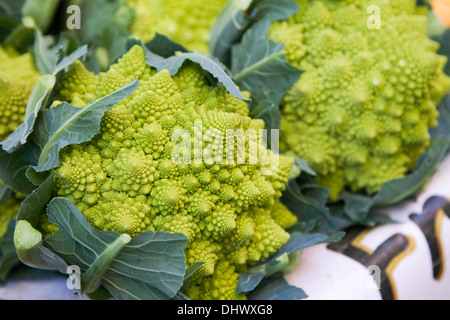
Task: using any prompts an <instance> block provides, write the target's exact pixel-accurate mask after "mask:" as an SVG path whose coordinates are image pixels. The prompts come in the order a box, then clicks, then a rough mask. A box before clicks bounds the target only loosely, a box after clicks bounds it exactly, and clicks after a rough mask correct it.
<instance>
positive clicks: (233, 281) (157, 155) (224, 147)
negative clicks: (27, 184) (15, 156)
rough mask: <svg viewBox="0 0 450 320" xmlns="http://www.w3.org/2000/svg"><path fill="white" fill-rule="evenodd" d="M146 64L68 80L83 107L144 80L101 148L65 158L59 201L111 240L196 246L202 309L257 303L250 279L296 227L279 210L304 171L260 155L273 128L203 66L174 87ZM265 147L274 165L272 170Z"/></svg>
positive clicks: (68, 151) (134, 51) (98, 142)
mask: <svg viewBox="0 0 450 320" xmlns="http://www.w3.org/2000/svg"><path fill="white" fill-rule="evenodd" d="M145 61H146V59H145V53H144V50H143V48H142V47H140V46H134V47H133V48H131V49H130V50H129V52H128V53H127V54H125V55H124V56H123V57H122V58H121V59H120V60H119V61H118V63H117V64H115V65H113V66H111V68H110V69H109V71H108V72H107V73H102V74H100V75H99V76H94V75H93V74H90V73H89V72H88V71H87V70H86V69H85V68H84V67H83V65H82V64H81V63H80V64H75V65H74V66H73V67H72V69H71V70H69V71H68V72H67V74H66V76H65V77H64V78H62V80H61V81H62V83H63V85H62V86H61V88H63V89H61V92H60V95H64V96H65V97H66V98H68V99H69V102H70V98H73V99H75V101H76V102H77V104H78V105H77V106H78V107H83V106H85V105H87V104H88V103H89V102H90V101H89V99H91V98H96V97H97V98H98V97H102V96H103V95H105V94H108V93H110V92H112V91H113V90H115V89H117V88H119V87H121V86H123V85H125V84H126V83H128V82H129V81H131V80H133V79H134V78H136V77H139V87H138V88H137V90H136V91H135V92H134V93H133V95H132V96H131V97H129V98H127V99H125V100H124V101H122V102H121V103H119V104H118V105H116V106H115V107H113V108H112V109H111V110H110V111H107V112H106V113H105V115H104V116H103V118H102V122H101V129H100V132H99V134H98V135H97V136H96V137H94V138H93V139H92V140H91V141H90V142H86V143H83V144H80V145H74V146H69V147H66V148H64V149H63V150H62V152H61V164H60V166H59V167H58V169H57V170H56V171H55V176H54V184H53V185H54V194H55V195H57V196H63V197H67V198H69V199H70V200H71V201H72V202H73V203H74V204H75V205H76V206H77V207H78V208H79V209H80V211H81V212H83V213H84V214H85V215H86V217H87V219H88V221H89V222H90V223H91V224H92V225H93V226H95V227H96V228H98V229H99V230H112V231H116V232H119V233H127V234H130V235H132V236H134V235H136V234H138V233H140V232H144V231H147V230H152V231H163V232H170V233H182V234H184V235H186V236H187V237H188V238H189V244H188V246H187V248H186V249H185V255H186V264H187V266H190V265H192V264H193V263H195V262H196V261H201V262H205V263H204V264H203V265H202V266H201V268H200V269H199V270H198V271H197V273H196V274H195V276H194V278H193V279H192V281H191V283H190V286H189V289H188V292H187V293H188V294H189V295H190V297H191V298H193V299H207V298H209V299H232V298H233V299H234V298H245V296H244V295H237V294H236V287H237V278H238V273H237V272H238V270H243V268H245V267H246V266H247V265H250V264H254V263H256V262H257V261H261V260H264V259H266V258H267V257H268V256H269V255H271V254H273V253H274V252H275V251H276V250H277V249H278V248H280V247H281V246H282V245H283V244H284V243H285V242H286V241H287V240H288V239H289V233H288V232H286V229H287V228H289V227H291V226H292V225H293V224H294V223H295V222H296V217H295V216H294V215H293V214H292V213H291V212H290V211H288V210H287V209H286V208H285V207H284V206H283V205H282V204H281V203H280V201H279V198H280V196H281V193H282V191H283V190H284V188H285V183H286V182H287V180H288V177H289V174H290V171H291V168H292V166H293V159H292V158H290V157H286V156H279V157H277V156H276V155H274V154H272V153H271V151H270V150H267V149H266V147H265V145H264V144H263V143H262V142H261V140H260V139H256V140H254V141H256V142H255V143H256V144H252V143H250V141H253V140H252V139H253V137H256V138H258V136H259V135H260V129H263V128H264V123H262V122H261V121H260V120H253V119H251V118H250V117H249V116H248V108H247V104H246V103H245V102H244V101H241V100H239V99H237V98H235V97H234V96H232V95H230V94H228V93H227V92H226V90H225V89H224V88H223V87H217V86H214V87H213V86H210V85H209V84H208V83H207V80H206V79H205V78H204V76H203V70H202V69H201V68H200V66H198V65H196V64H193V63H186V64H184V65H183V67H182V68H181V70H180V72H178V73H177V75H175V76H171V75H170V74H169V72H168V71H166V70H164V71H160V72H156V71H155V70H154V69H152V68H150V67H149V66H147V65H146V63H145ZM77 73H80V74H83V75H84V76H83V77H79V76H77V75H76V74H77ZM80 82H84V84H83V85H79V83H80ZM74 83H76V84H77V85H74ZM68 88H69V89H70V90H68ZM244 94H247V93H244ZM249 133H255V135H253V134H249ZM240 142H244V143H243V144H242V143H240ZM255 146H257V147H259V150H260V152H262V153H265V155H266V157H267V158H264V159H266V160H267V159H269V160H270V159H272V160H273V161H269V162H267V161H260V159H259V158H258V154H257V153H255V148H254V147H255ZM255 159H256V161H255ZM261 159H262V158H261ZM205 290H206V291H205Z"/></svg>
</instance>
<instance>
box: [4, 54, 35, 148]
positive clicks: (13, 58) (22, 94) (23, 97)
mask: <svg viewBox="0 0 450 320" xmlns="http://www.w3.org/2000/svg"><path fill="white" fill-rule="evenodd" d="M39 76H40V74H39V72H38V71H37V70H36V67H35V65H34V61H33V59H32V57H31V55H30V54H29V53H25V54H22V55H19V54H18V53H16V52H15V51H14V50H13V49H9V48H8V49H4V48H2V47H1V46H0V141H3V140H5V139H6V138H7V137H8V136H9V135H10V134H11V133H12V132H13V131H14V130H16V128H17V127H18V126H19V125H20V124H21V123H22V122H23V120H24V118H25V109H26V106H27V101H28V98H29V96H30V94H31V91H32V90H33V87H34V85H35V83H36V81H37V80H38V78H39Z"/></svg>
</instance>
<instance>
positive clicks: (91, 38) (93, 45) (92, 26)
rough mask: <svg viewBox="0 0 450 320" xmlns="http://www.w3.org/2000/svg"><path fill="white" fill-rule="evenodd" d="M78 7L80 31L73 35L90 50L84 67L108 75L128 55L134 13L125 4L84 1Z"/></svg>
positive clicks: (121, 1) (106, 0)
mask: <svg viewBox="0 0 450 320" xmlns="http://www.w3.org/2000/svg"><path fill="white" fill-rule="evenodd" d="M79 6H80V9H81V29H79V30H71V33H72V34H73V35H74V37H75V38H76V39H78V41H79V42H80V43H83V44H87V45H88V46H89V48H90V51H91V53H90V54H89V55H88V56H87V59H86V63H85V64H86V66H87V67H88V69H89V70H91V71H93V72H96V73H98V72H101V71H106V70H107V69H108V67H109V66H110V64H111V63H112V62H113V61H114V60H115V59H116V58H117V57H119V56H122V55H123V54H124V53H125V51H124V50H125V48H126V46H125V44H126V41H127V40H128V39H129V37H130V36H131V33H130V31H129V25H130V23H131V21H132V19H133V17H134V10H133V9H131V8H129V7H128V6H126V5H124V1H123V0H114V1H111V0H81V1H80V2H79Z"/></svg>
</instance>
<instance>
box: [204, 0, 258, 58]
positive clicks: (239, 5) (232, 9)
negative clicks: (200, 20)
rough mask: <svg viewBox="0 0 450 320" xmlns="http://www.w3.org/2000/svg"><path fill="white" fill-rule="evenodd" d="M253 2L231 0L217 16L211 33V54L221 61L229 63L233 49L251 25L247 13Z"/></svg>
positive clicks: (249, 0) (248, 0)
mask: <svg viewBox="0 0 450 320" xmlns="http://www.w3.org/2000/svg"><path fill="white" fill-rule="evenodd" d="M251 3H252V1H251V0H229V1H227V2H226V4H225V5H224V6H223V8H222V10H221V11H220V12H219V14H218V15H217V17H216V19H215V21H214V24H213V26H212V27H211V32H210V38H211V40H210V42H209V44H208V46H209V52H210V53H211V55H212V56H214V57H217V58H218V59H219V60H220V61H223V62H228V60H229V58H230V57H229V56H230V52H231V47H232V45H233V44H235V43H237V42H238V41H239V39H240V38H241V36H242V34H243V33H244V32H245V30H246V29H247V27H248V26H249V24H250V18H249V16H248V15H247V14H245V12H244V11H246V10H247V9H248V8H249V7H250V5H251Z"/></svg>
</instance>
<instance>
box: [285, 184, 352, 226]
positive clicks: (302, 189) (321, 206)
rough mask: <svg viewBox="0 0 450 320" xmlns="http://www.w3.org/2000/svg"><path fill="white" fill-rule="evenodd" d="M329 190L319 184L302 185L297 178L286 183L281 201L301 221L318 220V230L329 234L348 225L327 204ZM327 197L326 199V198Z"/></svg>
mask: <svg viewBox="0 0 450 320" xmlns="http://www.w3.org/2000/svg"><path fill="white" fill-rule="evenodd" d="M328 195H329V190H328V189H326V188H324V187H321V186H318V185H310V184H307V185H301V184H300V183H299V182H298V181H297V180H296V179H291V180H289V181H288V183H287V184H286V190H285V191H284V192H283V195H282V197H281V201H282V202H283V203H284V204H285V205H286V206H287V207H288V208H289V210H291V212H292V213H294V214H295V215H296V216H297V217H298V219H299V221H302V222H303V223H306V222H308V221H313V222H314V223H316V221H317V222H318V224H319V227H318V228H317V230H315V231H317V232H321V233H325V234H329V233H332V232H335V231H336V230H340V229H341V228H342V227H345V226H346V225H347V221H346V220H345V219H342V218H341V217H335V216H333V215H331V213H330V209H329V208H328V206H327V199H328ZM324 199H325V200H324Z"/></svg>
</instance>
